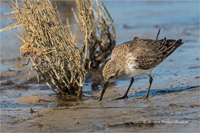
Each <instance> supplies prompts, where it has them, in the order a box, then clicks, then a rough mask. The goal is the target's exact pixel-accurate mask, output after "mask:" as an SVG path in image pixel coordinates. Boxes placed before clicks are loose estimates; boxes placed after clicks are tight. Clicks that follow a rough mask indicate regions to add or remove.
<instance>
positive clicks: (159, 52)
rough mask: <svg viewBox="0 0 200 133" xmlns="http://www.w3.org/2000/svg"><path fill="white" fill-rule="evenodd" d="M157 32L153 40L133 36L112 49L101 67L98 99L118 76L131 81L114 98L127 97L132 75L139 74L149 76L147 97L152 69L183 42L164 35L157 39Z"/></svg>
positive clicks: (151, 79)
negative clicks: (100, 88)
mask: <svg viewBox="0 0 200 133" xmlns="http://www.w3.org/2000/svg"><path fill="white" fill-rule="evenodd" d="M159 34H160V29H159V30H158V33H157V36H156V39H155V40H151V39H140V38H138V37H135V38H134V39H133V40H131V41H128V42H125V43H122V44H120V45H118V46H117V47H115V48H114V49H113V51H112V54H111V59H110V60H109V61H108V62H107V63H106V65H105V66H104V68H103V77H104V81H105V84H104V86H103V90H102V92H101V96H100V100H99V101H101V100H102V98H103V95H104V92H105V90H106V88H107V87H108V85H109V83H111V82H114V81H116V80H118V79H119V78H131V82H130V84H129V87H128V89H127V91H126V93H125V94H124V96H122V97H119V98H117V99H115V100H119V99H125V98H128V96H127V94H128V92H129V90H130V88H131V85H132V84H133V82H134V77H136V76H140V75H148V76H149V86H148V90H147V93H146V98H148V96H149V91H150V88H151V84H152V82H153V78H152V76H151V72H152V70H153V69H154V68H155V67H156V66H158V65H159V64H160V63H161V62H162V61H163V60H165V59H166V58H167V57H168V56H169V55H170V54H171V53H173V52H174V51H175V50H176V49H177V48H178V47H179V46H181V45H182V44H183V42H182V40H181V39H179V40H172V39H167V38H166V37H165V38H163V39H161V40H158V36H159Z"/></svg>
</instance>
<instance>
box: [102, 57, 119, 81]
mask: <svg viewBox="0 0 200 133" xmlns="http://www.w3.org/2000/svg"><path fill="white" fill-rule="evenodd" d="M119 71H120V69H119V68H118V64H117V62H116V61H115V60H109V61H108V62H107V63H106V65H105V66H104V68H103V77H104V81H105V82H109V83H111V82H114V81H115V80H117V79H118V78H119V76H120V73H119Z"/></svg>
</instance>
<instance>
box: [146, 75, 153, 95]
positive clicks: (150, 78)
mask: <svg viewBox="0 0 200 133" xmlns="http://www.w3.org/2000/svg"><path fill="white" fill-rule="evenodd" d="M152 82H153V78H152V77H151V74H150V75H149V88H148V90H147V93H146V97H145V98H148V97H149V91H150V88H151V84H152Z"/></svg>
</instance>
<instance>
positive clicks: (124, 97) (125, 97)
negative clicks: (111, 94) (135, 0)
mask: <svg viewBox="0 0 200 133" xmlns="http://www.w3.org/2000/svg"><path fill="white" fill-rule="evenodd" d="M127 98H128V96H127V95H124V96H123V97H119V98H116V99H114V100H121V99H127Z"/></svg>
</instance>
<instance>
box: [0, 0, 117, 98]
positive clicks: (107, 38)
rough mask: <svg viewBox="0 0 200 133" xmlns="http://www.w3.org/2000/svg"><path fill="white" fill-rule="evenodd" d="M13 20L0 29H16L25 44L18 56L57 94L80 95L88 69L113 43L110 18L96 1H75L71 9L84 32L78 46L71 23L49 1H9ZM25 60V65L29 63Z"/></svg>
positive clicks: (104, 56)
mask: <svg viewBox="0 0 200 133" xmlns="http://www.w3.org/2000/svg"><path fill="white" fill-rule="evenodd" d="M7 3H8V4H9V5H10V7H11V8H12V10H13V12H11V13H10V14H14V17H13V18H11V19H10V21H11V22H12V23H13V24H12V25H10V26H9V27H6V28H4V29H2V30H1V31H5V30H10V29H12V28H18V29H19V31H20V32H21V36H19V35H17V36H18V37H20V39H21V40H22V41H23V42H24V43H25V44H24V45H23V46H22V47H21V48H20V51H21V55H22V56H23V57H26V58H27V60H28V63H29V61H31V63H32V67H31V68H30V72H31V71H32V70H36V71H37V73H38V75H37V77H38V81H39V80H40V79H43V80H45V82H46V84H47V86H48V87H49V88H50V89H52V90H53V91H54V92H56V93H62V94H67V93H70V94H77V95H80V94H81V91H82V86H83V85H84V83H85V77H86V74H87V72H88V70H89V69H90V66H91V67H92V68H98V67H102V66H103V65H104V64H105V62H106V59H107V57H108V56H109V55H110V54H111V51H112V49H113V48H114V46H115V30H114V26H113V20H112V18H111V16H110V14H109V12H108V11H107V9H106V7H105V6H104V4H103V2H102V3H101V6H100V5H99V3H98V1H97V2H96V7H95V6H94V4H93V3H92V2H91V1H90V0H89V1H78V0H77V1H76V6H77V9H78V10H77V12H75V10H73V12H74V16H75V18H76V20H77V23H78V27H80V28H81V31H82V32H83V34H84V38H85V39H84V42H83V43H82V47H81V49H79V48H78V46H77V40H76V36H75V35H74V34H72V32H71V29H70V27H71V26H70V25H69V23H67V25H64V24H63V23H62V21H61V19H60V15H59V12H58V10H57V8H55V7H53V6H52V4H51V2H50V1H49V0H46V1H40V0H20V3H19V4H18V3H17V2H14V1H12V0H10V1H9V2H7ZM28 63H27V64H28Z"/></svg>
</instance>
